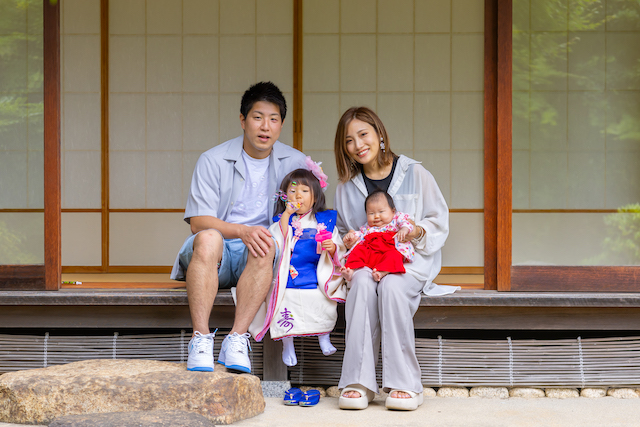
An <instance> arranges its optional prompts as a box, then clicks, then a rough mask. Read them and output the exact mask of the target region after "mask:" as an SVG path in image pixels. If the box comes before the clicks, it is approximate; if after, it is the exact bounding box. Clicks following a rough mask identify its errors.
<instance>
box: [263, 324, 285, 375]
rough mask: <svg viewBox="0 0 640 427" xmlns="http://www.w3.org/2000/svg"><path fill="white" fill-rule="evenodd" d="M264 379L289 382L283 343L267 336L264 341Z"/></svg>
mask: <svg viewBox="0 0 640 427" xmlns="http://www.w3.org/2000/svg"><path fill="white" fill-rule="evenodd" d="M262 379H263V380H264V381H287V380H288V379H289V378H288V371H287V365H285V364H284V362H283V361H282V341H274V340H272V339H271V336H270V335H268V334H267V336H265V337H264V339H263V340H262Z"/></svg>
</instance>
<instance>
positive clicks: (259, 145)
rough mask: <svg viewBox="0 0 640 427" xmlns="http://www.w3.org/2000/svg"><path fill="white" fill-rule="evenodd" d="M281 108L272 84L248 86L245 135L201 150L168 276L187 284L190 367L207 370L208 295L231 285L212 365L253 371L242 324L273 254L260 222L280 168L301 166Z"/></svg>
mask: <svg viewBox="0 0 640 427" xmlns="http://www.w3.org/2000/svg"><path fill="white" fill-rule="evenodd" d="M286 113H287V105H286V101H285V99H284V96H283V95H282V92H281V91H280V89H278V87H277V86H276V85H274V84H273V83H271V82H261V83H257V84H255V85H253V86H251V87H250V88H249V89H247V91H246V92H245V93H244V95H243V96H242V102H241V106H240V124H241V126H242V129H243V130H244V135H243V136H240V137H238V138H235V139H232V140H229V141H227V142H224V143H222V144H220V145H218V146H216V147H214V148H212V149H210V150H208V151H206V152H205V153H203V154H202V155H201V156H200V158H199V159H198V162H197V163H196V167H195V170H194V172H193V177H192V180H191V189H190V191H189V199H188V200H187V207H186V209H185V214H184V219H185V221H186V222H187V223H189V224H190V225H191V232H192V233H193V234H192V236H190V237H189V238H187V240H186V241H185V243H184V244H183V246H182V248H181V249H180V253H179V254H178V257H177V259H176V262H175V264H174V267H173V271H172V272H171V278H172V279H177V280H185V279H186V282H187V296H188V299H189V310H190V313H191V323H192V326H193V337H192V338H191V341H190V342H189V357H188V360H187V369H188V370H190V371H213V366H214V365H213V339H214V336H215V335H214V334H215V331H214V332H213V333H211V332H210V330H209V316H210V314H211V310H212V308H213V301H214V299H215V297H216V294H217V292H218V288H219V287H220V288H231V287H233V286H236V289H237V292H236V296H237V305H236V314H235V319H234V324H233V328H232V329H231V332H230V333H229V335H227V337H226V338H225V339H224V341H223V342H222V348H221V350H220V354H219V356H218V363H221V364H223V365H225V366H226V367H227V368H229V369H233V370H237V371H241V372H248V373H250V372H251V362H250V360H249V354H248V347H249V338H250V334H249V333H248V332H247V329H248V327H249V325H250V323H251V321H252V320H253V318H254V316H255V315H256V313H257V311H258V309H259V308H260V305H261V304H262V302H263V301H264V300H265V298H266V295H267V293H268V292H269V287H270V285H271V280H272V268H273V259H274V255H275V247H274V243H273V240H272V238H271V234H270V233H269V231H268V230H267V228H266V227H268V226H269V224H270V223H271V218H272V216H273V207H274V203H273V200H272V196H273V194H275V193H276V191H277V189H278V188H279V186H280V182H281V181H282V178H283V177H284V176H285V175H286V174H288V173H289V172H291V171H292V170H294V169H298V168H301V167H305V166H304V165H305V162H304V160H305V156H304V155H303V154H302V153H301V152H299V151H298V150H295V149H293V148H291V147H289V146H287V145H285V144H283V143H281V142H279V141H278V137H279V136H280V131H281V130H282V125H283V123H284V118H285V116H286ZM185 272H186V276H185Z"/></svg>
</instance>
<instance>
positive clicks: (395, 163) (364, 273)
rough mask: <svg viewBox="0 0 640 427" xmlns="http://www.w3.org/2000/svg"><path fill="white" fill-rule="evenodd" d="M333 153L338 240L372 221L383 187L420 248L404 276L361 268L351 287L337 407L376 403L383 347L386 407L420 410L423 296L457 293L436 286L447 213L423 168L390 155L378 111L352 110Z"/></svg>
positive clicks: (343, 121) (340, 125)
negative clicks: (371, 208)
mask: <svg viewBox="0 0 640 427" xmlns="http://www.w3.org/2000/svg"><path fill="white" fill-rule="evenodd" d="M334 151H335V156H336V165H337V169H338V178H339V180H340V183H339V184H338V187H337V189H336V197H335V207H336V210H337V211H338V230H339V231H340V233H342V234H344V233H347V232H348V231H350V230H357V229H358V228H359V227H360V226H361V225H363V224H365V223H366V222H367V217H366V214H365V209H364V201H365V198H366V197H367V195H368V194H369V193H371V192H373V191H375V190H376V189H377V188H380V189H382V190H384V191H387V192H388V193H389V194H390V195H391V196H392V197H393V200H394V202H395V204H396V208H397V209H398V210H399V211H401V212H405V213H407V214H409V216H410V217H411V218H412V219H413V220H414V221H415V225H416V226H415V227H414V229H413V231H412V232H410V233H408V234H407V236H406V237H405V239H404V241H410V242H411V243H412V244H413V246H414V248H415V257H414V261H413V262H412V263H407V264H405V268H406V270H407V272H406V273H405V274H388V275H386V276H385V277H384V278H382V279H381V280H380V281H379V282H376V281H375V280H374V278H373V274H372V270H371V269H369V268H363V269H361V270H359V271H356V272H355V273H354V275H353V277H352V280H351V282H350V283H349V293H348V294H347V301H346V306H345V312H346V343H345V353H344V361H343V363H342V376H341V378H340V383H339V385H338V386H339V387H340V388H343V391H342V395H341V397H340V400H339V405H340V408H343V409H364V408H366V407H367V406H368V403H369V402H370V401H371V400H373V396H374V393H377V392H378V384H377V381H376V361H377V359H378V351H379V349H380V344H381V343H382V387H383V389H384V391H386V392H389V396H388V397H387V400H386V403H385V405H386V407H387V408H389V409H404V410H414V409H416V408H417V407H418V406H419V405H420V404H422V391H423V388H422V382H421V378H420V377H421V373H420V365H419V364H418V359H417V357H416V355H415V336H414V328H413V316H414V314H415V313H416V310H417V309H418V305H419V303H420V296H421V291H424V292H425V293H426V294H428V295H442V294H446V293H451V292H454V291H455V289H456V288H453V287H440V286H437V285H435V284H434V283H432V281H433V279H434V278H435V277H436V276H437V275H438V272H439V271H440V265H441V258H442V256H441V252H440V249H441V248H442V246H443V245H444V243H445V240H446V239H447V235H448V234H449V209H448V207H447V204H446V202H445V200H444V197H443V196H442V193H441V192H440V189H439V188H438V185H437V184H436V181H435V179H434V178H433V176H432V175H431V174H430V173H429V172H428V171H427V170H426V169H425V168H424V167H422V166H421V165H420V163H419V162H417V161H415V160H412V159H410V158H408V157H406V156H403V155H400V156H397V155H395V154H394V153H393V151H391V146H390V144H389V137H388V135H387V131H386V130H385V128H384V125H383V124H382V121H381V120H380V118H379V117H378V116H377V115H376V113H374V112H373V111H372V110H370V109H368V108H366V107H353V108H350V109H349V110H347V111H346V112H345V113H344V114H343V115H342V118H341V119H340V122H339V123H338V128H337V130H336V139H335V147H334Z"/></svg>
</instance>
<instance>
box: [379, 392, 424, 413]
mask: <svg viewBox="0 0 640 427" xmlns="http://www.w3.org/2000/svg"><path fill="white" fill-rule="evenodd" d="M394 391H397V392H401V393H407V394H408V395H409V396H411V397H409V398H404V399H403V398H401V397H391V394H392V393H393V392H394ZM423 401H424V395H423V394H422V393H414V392H413V391H407V390H396V389H394V390H391V391H390V392H389V396H388V397H387V400H386V401H385V403H384V406H386V407H387V409H395V410H398V411H415V410H416V409H418V406H420V405H422V402H423Z"/></svg>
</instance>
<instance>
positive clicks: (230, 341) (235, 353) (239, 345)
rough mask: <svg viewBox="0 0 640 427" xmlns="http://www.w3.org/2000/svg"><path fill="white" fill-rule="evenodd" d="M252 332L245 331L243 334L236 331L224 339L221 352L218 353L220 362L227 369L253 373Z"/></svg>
mask: <svg viewBox="0 0 640 427" xmlns="http://www.w3.org/2000/svg"><path fill="white" fill-rule="evenodd" d="M250 337H251V334H249V333H248V332H247V333H244V334H242V335H240V334H238V333H237V332H234V333H233V334H229V335H227V336H226V337H225V338H224V340H223V341H222V347H221V348H220V354H219V355H218V363H221V364H223V365H224V366H226V367H227V369H233V370H234V371H240V372H246V373H248V374H250V373H251V360H250V359H249V350H251V344H249V338H250Z"/></svg>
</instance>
